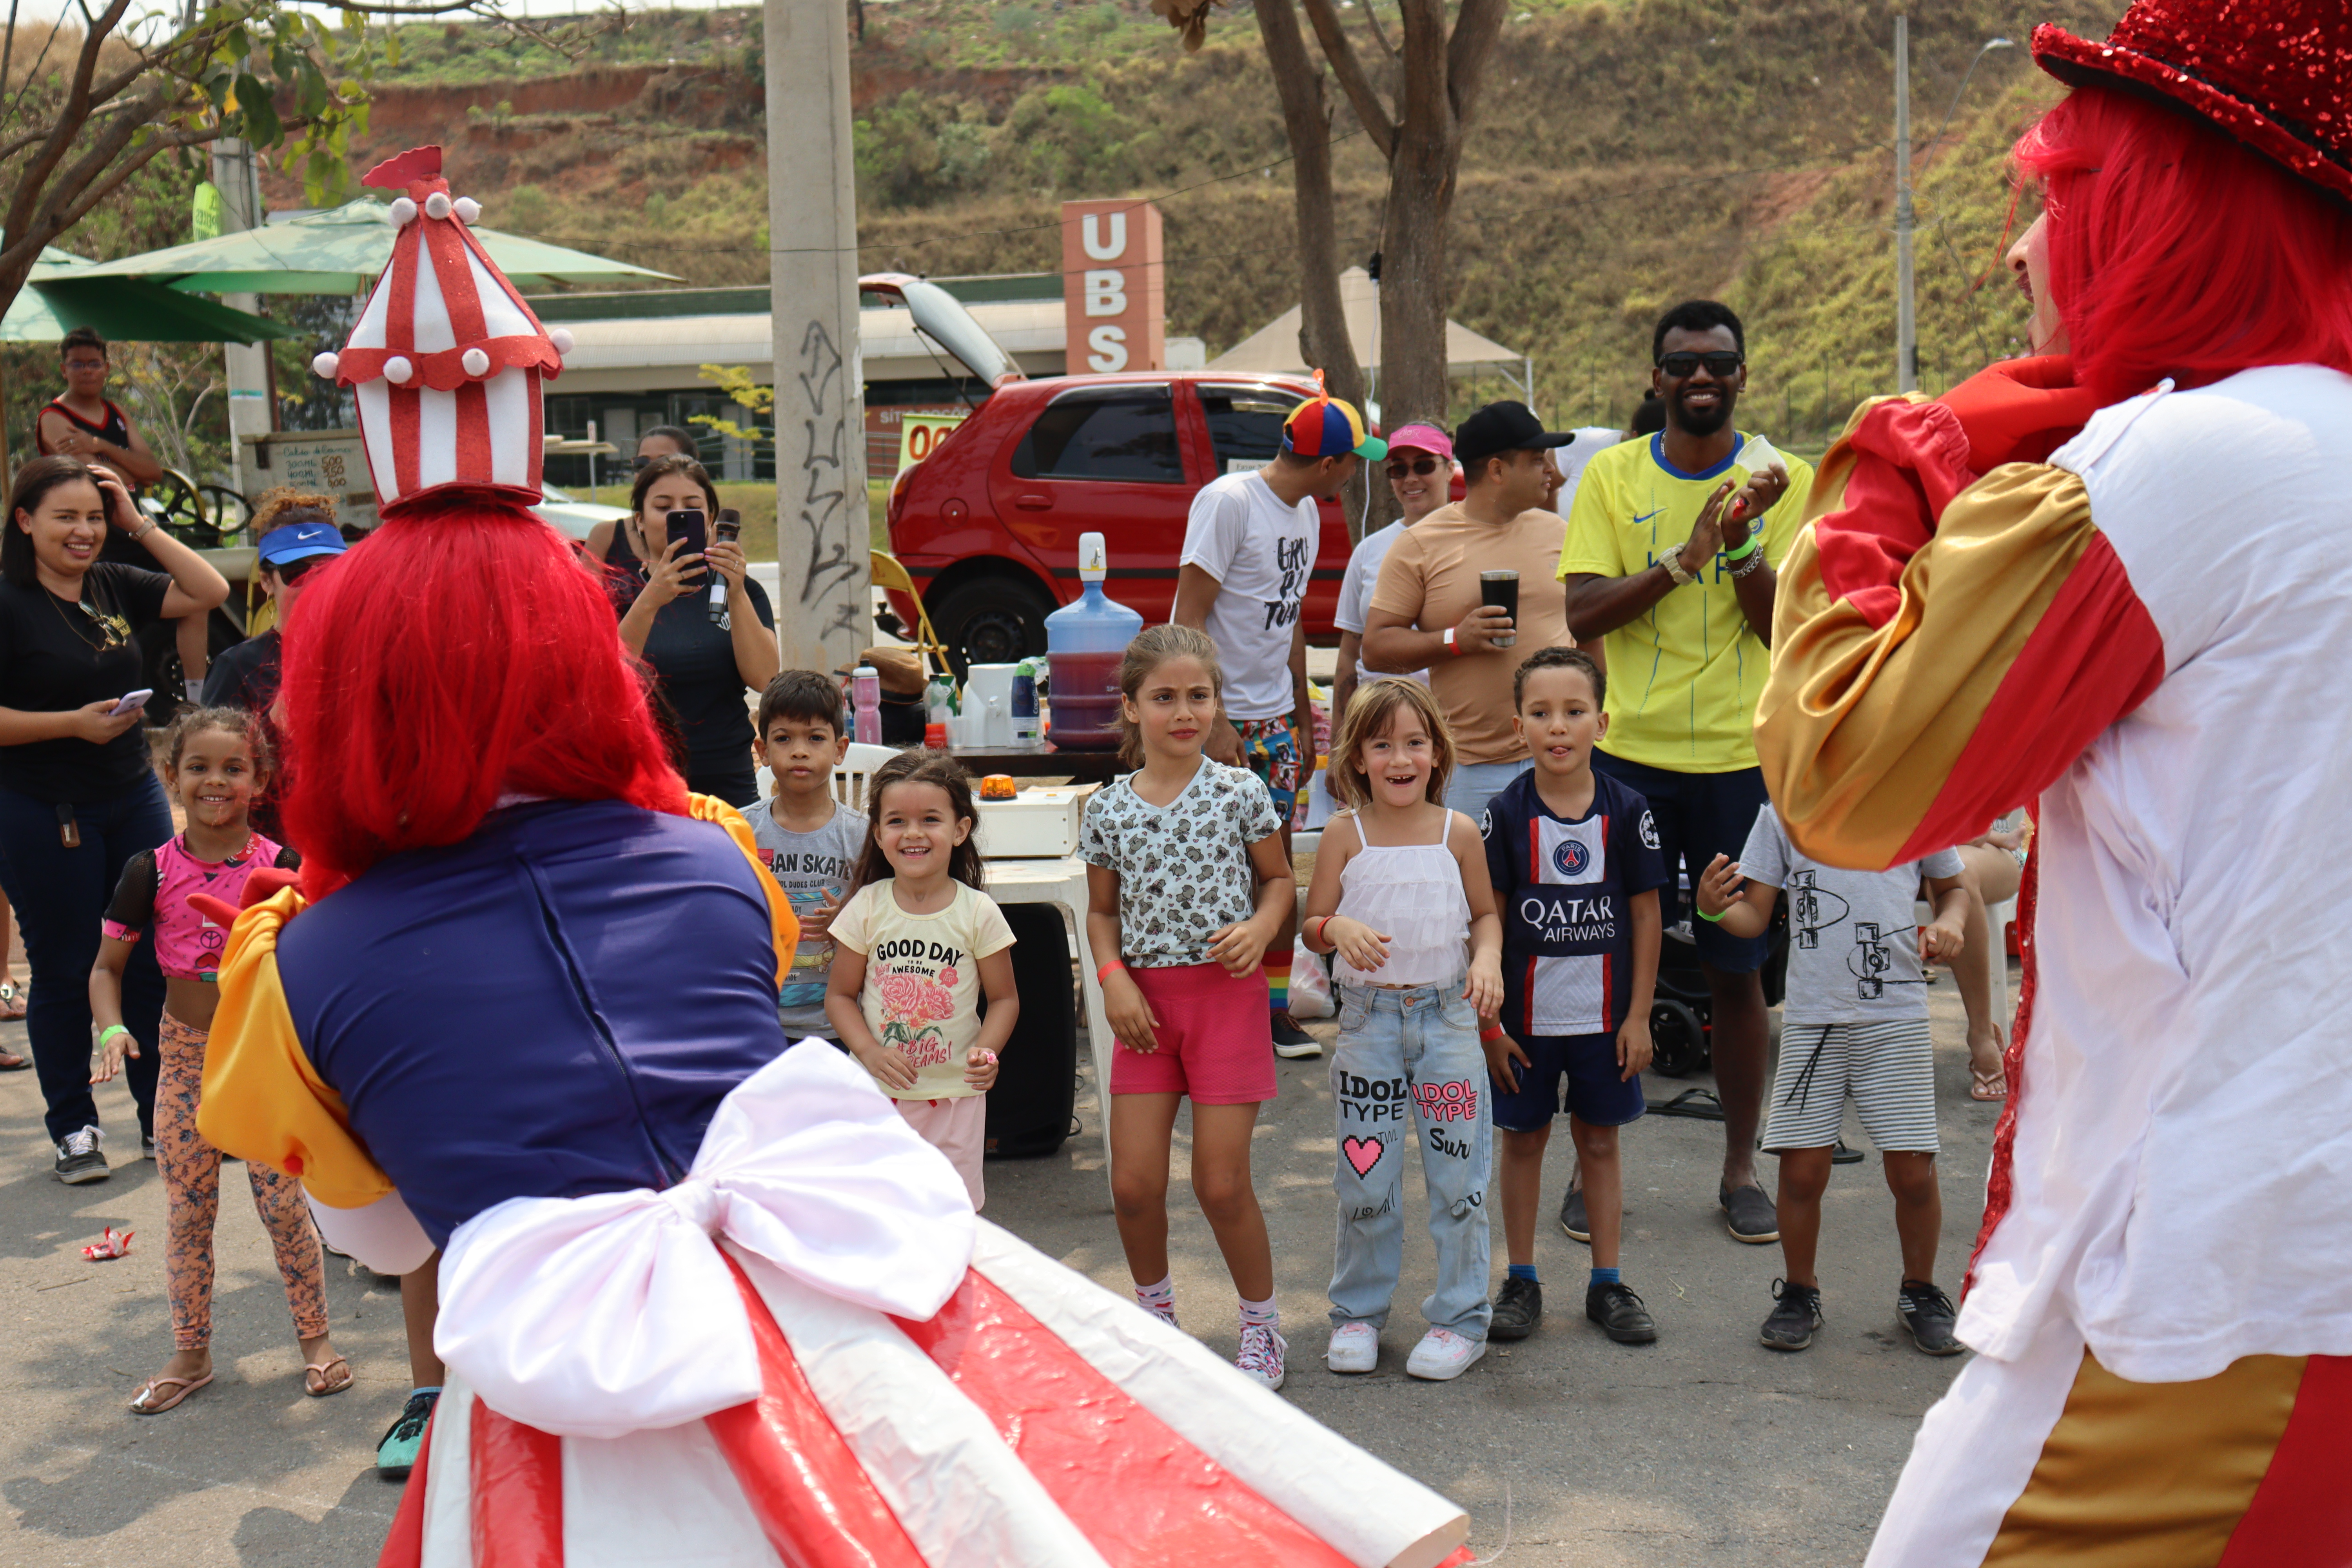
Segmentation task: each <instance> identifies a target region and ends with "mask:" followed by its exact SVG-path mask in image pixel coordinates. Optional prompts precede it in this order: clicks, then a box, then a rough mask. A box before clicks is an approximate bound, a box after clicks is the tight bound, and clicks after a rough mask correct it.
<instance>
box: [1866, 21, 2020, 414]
mask: <svg viewBox="0 0 2352 1568" xmlns="http://www.w3.org/2000/svg"><path fill="white" fill-rule="evenodd" d="M2015 47H2017V46H2016V45H2015V44H2013V43H2011V41H2010V40H2009V39H2007V38H1988V39H1986V40H1985V41H1984V43H1983V44H1981V45H1980V46H1979V47H1978V49H1977V52H1976V56H1975V58H1972V59H1970V60H1969V68H1968V69H1967V70H1965V71H1963V72H1961V73H1960V85H1959V87H1958V89H1955V90H1954V92H1953V93H1952V106H1951V108H1949V109H1948V110H1945V111H1944V123H1943V124H1941V125H1939V126H1937V128H1936V134H1935V136H1934V137H1933V138H1931V139H1930V140H1929V141H1928V142H1927V146H1928V147H1933V146H1934V145H1935V144H1936V143H1937V142H1941V141H1942V140H1943V139H1944V132H1947V131H1948V130H1950V129H1951V125H1952V116H1953V115H1955V114H1958V112H1959V110H1960V95H1961V94H1962V93H1964V92H1966V91H1968V89H1969V78H1970V77H1972V76H1974V75H1976V71H1977V66H1978V65H1979V63H1980V62H1981V61H1982V60H1983V59H1984V58H1985V57H1986V56H1987V55H1989V54H1990V53H1992V52H1993V50H1995V49H2013V48H2015ZM1926 150H1927V149H1926V148H1922V149H1921V151H1922V152H1925V151H1926ZM1913 226H1914V225H1913V218H1912V212H1911V18H1910V17H1909V16H1903V15H1899V14H1898V15H1897V16H1895V390H1896V391H1898V392H1911V391H1914V390H1916V388H1917V387H1918V384H1919V320H1918V307H1917V297H1916V290H1915V289H1914V286H1913V281H1912V255H1911V232H1912V228H1913Z"/></svg>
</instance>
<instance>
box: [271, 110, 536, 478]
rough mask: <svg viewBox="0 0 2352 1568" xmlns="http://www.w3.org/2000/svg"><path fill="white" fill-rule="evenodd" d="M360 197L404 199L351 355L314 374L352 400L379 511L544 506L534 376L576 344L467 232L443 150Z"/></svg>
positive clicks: (423, 152) (391, 169) (469, 205)
mask: <svg viewBox="0 0 2352 1568" xmlns="http://www.w3.org/2000/svg"><path fill="white" fill-rule="evenodd" d="M361 183H362V184H367V185H373V186H374V187H375V188H377V189H379V190H397V191H401V192H402V193H403V194H402V195H400V196H399V197H398V198H396V199H395V200H394V202H393V203H392V205H391V207H390V208H389V209H388V216H389V217H390V219H391V221H392V222H393V223H394V224H395V225H397V226H398V227H399V229H400V235H399V237H398V238H396V239H395V240H394V241H393V247H392V261H391V263H390V265H388V266H386V267H385V268H384V269H383V275H382V276H380V277H379V278H377V279H376V281H375V287H374V289H372V290H370V292H369V294H368V300H367V307H366V309H365V310H362V311H361V312H360V321H359V325H358V326H357V327H355V328H353V329H352V337H351V342H348V343H346V344H345V345H344V346H343V352H342V353H339V354H334V353H324V354H320V356H319V357H318V358H317V359H316V360H314V361H312V362H311V369H312V370H314V371H316V372H317V373H318V374H319V375H320V378H321V379H322V380H327V381H331V382H333V383H334V384H336V385H338V386H348V387H351V388H352V389H353V392H354V394H355V395H356V398H357V401H358V404H359V419H360V435H361V437H362V439H363V440H364V442H365V443H366V447H367V456H368V468H369V470H370V471H371V472H372V473H373V475H374V477H375V494H376V510H378V511H379V512H381V513H383V514H384V515H386V516H389V515H391V514H393V513H394V512H395V511H397V510H401V509H403V508H405V507H413V506H415V504H417V503H418V502H419V501H422V500H426V499H428V498H432V499H446V498H447V497H450V496H452V495H456V494H468V495H473V496H478V497H481V498H484V499H492V498H495V499H497V500H506V501H510V502H513V503H514V504H516V505H520V506H531V505H535V504H537V502H538V501H539V500H540V463H541V414H540V391H539V384H540V379H541V376H542V375H543V376H546V377H548V378H550V379H552V378H553V377H554V376H556V375H557V374H561V372H562V369H563V354H564V353H566V352H568V351H569V350H570V348H571V346H572V344H571V334H569V333H568V332H564V331H562V330H561V329H558V331H555V332H553V333H551V332H549V331H547V329H546V328H544V327H542V326H541V325H540V321H539V318H538V317H537V316H535V315H533V314H532V313H531V310H530V306H528V305H526V304H524V303H523V301H522V296H521V295H520V294H518V293H516V292H515V288H514V285H513V284H511V283H509V282H508V281H507V279H506V275H505V274H504V273H502V272H500V271H499V267H498V263H497V262H495V261H492V260H491V259H490V258H489V254H488V252H487V251H485V250H484V249H483V248H482V246H481V242H480V241H479V240H477V239H476V238H475V237H474V236H473V234H472V233H471V232H470V231H469V230H468V229H467V224H470V223H472V222H473V221H474V220H475V219H477V218H478V217H480V216H481V214H482V209H481V207H480V205H478V204H477V203H476V202H475V201H473V200H472V199H471V198H470V197H466V196H459V197H457V198H454V199H453V198H452V197H451V196H450V195H449V182H448V181H446V180H445V179H443V178H442V177H441V149H440V148H438V147H412V148H410V149H409V150H408V151H407V152H405V153H401V154H399V155H398V156H396V157H393V158H387V159H386V160H384V161H383V163H378V164H377V165H376V166H375V167H374V168H373V169H370V170H369V171H368V172H367V174H366V175H365V176H364V177H363V178H362V182H361Z"/></svg>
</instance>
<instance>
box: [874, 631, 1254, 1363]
mask: <svg viewBox="0 0 2352 1568" xmlns="http://www.w3.org/2000/svg"><path fill="white" fill-rule="evenodd" d="M1118 685H1119V706H1120V717H1121V723H1122V725H1123V726H1124V728H1125V730H1126V731H1127V741H1126V746H1125V750H1124V756H1125V759H1126V761H1127V763H1129V765H1130V766H1132V767H1134V768H1135V769H1136V770H1137V771H1136V772H1134V773H1129V775H1128V776H1127V777H1125V778H1122V779H1120V780H1119V781H1118V782H1117V783H1116V784H1112V785H1111V786H1110V787H1109V788H1108V789H1105V790H1103V791H1101V792H1099V793H1098V794H1097V795H1096V796H1095V798H1094V799H1093V800H1091V801H1089V802H1087V820H1086V829H1085V832H1084V834H1083V835H1082V836H1081V837H1080V839H1079V844H1078V854H1079V857H1080V858H1083V859H1084V860H1085V861H1086V862H1087V940H1088V941H1089V942H1091V943H1092V944H1093V948H1094V952H1096V954H1097V955H1098V956H1100V955H1105V954H1108V955H1112V956H1111V957H1110V958H1109V961H1108V963H1104V964H1103V966H1102V969H1101V973H1100V975H1099V978H1100V979H1101V981H1102V987H1103V1011H1104V1013H1105V1015H1106V1016H1107V1017H1108V1020H1109V1022H1110V1027H1111V1033H1112V1034H1113V1035H1115V1036H1116V1037H1118V1045H1119V1049H1118V1052H1117V1053H1115V1055H1114V1057H1113V1058H1112V1062H1111V1075H1110V1153H1111V1194H1112V1201H1113V1203H1114V1205H1115V1206H1116V1209H1117V1212H1118V1238H1119V1244H1120V1246H1122V1247H1125V1248H1126V1251H1127V1265H1128V1268H1129V1270H1130V1271H1131V1272H1132V1273H1133V1274H1134V1276H1135V1294H1136V1300H1139V1301H1140V1302H1141V1303H1142V1304H1143V1305H1144V1306H1145V1307H1146V1308H1147V1309H1149V1310H1152V1311H1155V1312H1157V1313H1159V1314H1160V1316H1161V1317H1163V1318H1166V1319H1167V1320H1168V1321H1170V1322H1171V1323H1172V1322H1174V1321H1176V1304H1175V1288H1174V1286H1173V1284H1172V1283H1171V1279H1170V1275H1169V1269H1168V1149H1169V1143H1170V1140H1171V1134H1172V1131H1173V1129H1174V1127H1175V1124H1176V1111H1177V1108H1178V1107H1179V1105H1180V1104H1181V1102H1182V1101H1183V1100H1184V1099H1185V1097H1187V1096H1190V1097H1191V1098H1192V1193H1193V1195H1194V1196H1195V1197H1197V1198H1198V1199H1199V1200H1200V1203H1201V1212H1202V1215H1205V1216H1206V1217H1207V1219H1208V1221H1209V1228H1210V1229H1211V1230H1213V1231H1214V1232H1215V1233H1216V1237H1217V1247H1218V1250H1219V1251H1220V1252H1222V1253H1223V1255H1224V1258H1225V1264H1226V1267H1227V1268H1231V1269H1232V1270H1233V1275H1234V1289H1237V1290H1238V1291H1239V1292H1240V1293H1241V1313H1242V1333H1241V1354H1240V1356H1239V1358H1238V1364H1239V1365H1240V1367H1241V1369H1242V1371H1244V1373H1248V1374H1250V1375H1251V1376H1252V1377H1255V1378H1256V1379H1257V1380H1258V1381H1260V1382H1262V1383H1264V1384H1266V1385H1267V1386H1268V1387H1270V1388H1279V1387H1281V1386H1282V1376H1283V1367H1282V1357H1283V1348H1284V1347H1283V1338H1282V1333H1281V1324H1280V1320H1279V1318H1278V1316H1277V1314H1276V1311H1275V1306H1274V1254H1273V1250H1272V1248H1271V1247H1269V1245H1268V1244H1267V1241H1266V1235H1265V1215H1263V1214H1262V1213H1261V1212H1260V1211H1259V1209H1258V1205H1257V1195H1256V1194H1255V1191H1254V1190H1253V1189H1252V1186H1251V1183H1250V1133H1251V1131H1252V1129H1254V1128H1255V1126H1256V1123H1257V1108H1258V1106H1259V1105H1260V1103H1262V1102H1263V1101H1265V1100H1272V1099H1273V1098H1274V1094H1275V1077H1274V1037H1273V1033H1272V1029H1271V1026H1270V1025H1269V1022H1268V1014H1267V1008H1266V1001H1267V998H1266V980H1265V970H1264V969H1263V968H1261V967H1260V965H1261V963H1262V962H1263V960H1264V958H1265V950H1266V945H1267V944H1268V943H1269V942H1275V941H1276V940H1278V939H1280V938H1281V936H1282V932H1283V923H1284V921H1286V920H1288V919H1289V917H1290V907H1291V904H1292V902H1293V900H1295V899H1296V898H1297V888H1296V887H1295V885H1294V884H1293V883H1292V881H1291V879H1290V860H1289V858H1288V857H1287V856H1286V855H1285V854H1284V853H1283V850H1282V839H1281V837H1280V834H1279V830H1280V828H1281V826H1282V821H1281V818H1280V817H1279V816H1276V813H1275V809H1274V802H1273V799H1272V798H1271V797H1270V796H1269V795H1267V794H1266V788H1265V784H1264V783H1263V782H1262V781H1260V780H1259V779H1258V778H1257V777H1256V776H1255V774H1253V773H1248V772H1247V771H1245V770H1244V769H1241V768H1228V767H1223V766H1221V765H1219V764H1218V763H1213V762H1210V761H1209V760H1208V759H1207V758H1206V757H1204V756H1202V754H1201V749H1202V745H1203V744H1204V742H1206V740H1207V736H1208V731H1209V726H1210V725H1211V724H1212V723H1213V722H1214V721H1215V720H1216V717H1217V711H1218V706H1219V701H1220V698H1221V694H1222V691H1223V679H1222V677H1221V675H1220V673H1219V671H1218V668H1217V649H1216V645H1215V644H1214V643H1213V642H1211V641H1210V640H1209V638H1208V637H1206V636H1205V635H1204V634H1202V633H1201V632H1199V631H1197V630H1195V629H1193V628H1192V627H1190V626H1151V627H1149V628H1147V629H1146V630H1145V631H1144V633H1143V635H1142V636H1140V637H1137V638H1136V639H1135V640H1134V641H1133V642H1131V643H1129V645H1128V648H1127V657H1126V658H1125V659H1124V660H1122V661H1121V663H1120V666H1119V672H1118ZM836 929H837V928H836ZM1129 964H1132V965H1133V966H1134V967H1133V968H1131V969H1130V968H1129Z"/></svg>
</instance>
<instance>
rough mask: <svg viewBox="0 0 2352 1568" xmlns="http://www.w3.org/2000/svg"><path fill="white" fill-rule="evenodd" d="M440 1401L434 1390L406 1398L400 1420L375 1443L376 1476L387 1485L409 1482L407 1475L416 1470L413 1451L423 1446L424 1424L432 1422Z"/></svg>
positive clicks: (420, 1392) (439, 1395)
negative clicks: (437, 1403) (386, 1482)
mask: <svg viewBox="0 0 2352 1568" xmlns="http://www.w3.org/2000/svg"><path fill="white" fill-rule="evenodd" d="M440 1397H441V1391H440V1390H439V1389H437V1388H436V1389H430V1390H419V1391H418V1392H417V1393H415V1394H410V1395H409V1396H408V1403H407V1405H404V1406H403V1407H402V1409H401V1412H400V1419H399V1420H397V1421H394V1423H393V1424H392V1425H391V1426H389V1427H387V1428H386V1429H385V1431H384V1434H383V1436H382V1437H381V1438H379V1439H378V1440H377V1442H376V1446H375V1473H376V1474H377V1475H379V1476H382V1477H383V1479H385V1480H388V1481H398V1480H405V1479H408V1472H409V1471H410V1470H412V1469H415V1468H416V1451H417V1450H418V1449H419V1448H422V1447H424V1446H425V1424H426V1423H427V1422H429V1421H431V1420H432V1419H433V1406H434V1405H435V1403H436V1401H438V1400H439V1399H440Z"/></svg>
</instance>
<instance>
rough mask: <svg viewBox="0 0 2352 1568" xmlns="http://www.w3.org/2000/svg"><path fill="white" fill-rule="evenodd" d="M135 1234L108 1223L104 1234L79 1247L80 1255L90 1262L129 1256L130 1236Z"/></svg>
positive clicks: (101, 1261)
mask: <svg viewBox="0 0 2352 1568" xmlns="http://www.w3.org/2000/svg"><path fill="white" fill-rule="evenodd" d="M135 1234H137V1233H136V1232H133V1231H128V1230H117V1229H115V1228H114V1227H113V1226H107V1227H106V1234H105V1235H104V1236H101V1237H99V1238H98V1239H97V1240H96V1241H93V1242H91V1243H90V1244H89V1246H88V1247H83V1248H82V1249H81V1255H82V1256H83V1257H84V1258H89V1260H90V1261H91V1262H92V1263H111V1262H112V1261H114V1259H116V1258H128V1257H130V1256H131V1237H132V1236H133V1235H135Z"/></svg>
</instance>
